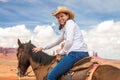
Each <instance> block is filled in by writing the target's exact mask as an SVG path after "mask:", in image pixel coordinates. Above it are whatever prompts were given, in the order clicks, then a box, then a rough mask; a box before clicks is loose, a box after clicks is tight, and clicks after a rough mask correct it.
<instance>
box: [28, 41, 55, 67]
mask: <svg viewBox="0 0 120 80" xmlns="http://www.w3.org/2000/svg"><path fill="white" fill-rule="evenodd" d="M26 48H27V49H26V50H27V53H28V54H29V55H30V57H32V59H33V61H35V62H38V63H40V64H43V65H48V64H50V63H51V61H52V60H53V59H55V58H56V56H50V55H48V54H47V53H45V52H43V51H39V52H37V53H35V52H33V51H32V49H33V48H35V46H34V45H33V44H31V43H28V44H27V46H26Z"/></svg>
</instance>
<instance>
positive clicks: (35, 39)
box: [0, 20, 120, 59]
mask: <svg viewBox="0 0 120 80" xmlns="http://www.w3.org/2000/svg"><path fill="white" fill-rule="evenodd" d="M82 32H83V35H84V39H85V41H86V43H87V45H88V50H89V52H90V54H91V53H92V52H93V51H96V52H98V55H99V56H100V57H104V58H114V59H120V22H119V21H118V22H114V21H113V20H110V21H104V22H101V23H100V24H98V25H95V26H92V27H91V29H90V30H88V31H85V30H82ZM57 37H58V35H56V33H55V32H54V30H53V28H52V25H37V26H36V27H35V28H34V29H33V30H32V31H31V30H29V29H27V28H26V27H25V25H17V26H13V27H8V28H0V46H3V47H17V39H18V38H19V39H20V40H21V42H28V41H29V40H31V41H32V43H33V44H34V45H36V46H37V47H40V46H45V45H47V44H49V43H51V42H52V41H54V40H55V39H56V38H57ZM54 49H55V48H54ZM54 49H53V50H54Z"/></svg>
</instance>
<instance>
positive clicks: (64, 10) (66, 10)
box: [51, 8, 74, 19]
mask: <svg viewBox="0 0 120 80" xmlns="http://www.w3.org/2000/svg"><path fill="white" fill-rule="evenodd" d="M62 12H63V13H67V14H69V16H70V19H73V18H74V13H73V12H72V11H70V10H69V9H67V8H61V9H58V10H57V11H56V12H55V13H52V14H51V15H52V16H57V14H59V13H62Z"/></svg>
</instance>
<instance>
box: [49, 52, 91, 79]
mask: <svg viewBox="0 0 120 80" xmlns="http://www.w3.org/2000/svg"><path fill="white" fill-rule="evenodd" d="M87 56H89V55H88V52H75V51H72V52H70V53H69V54H68V55H66V56H65V57H63V58H62V60H60V62H59V63H58V64H57V65H56V66H55V67H54V68H53V69H52V70H51V71H50V73H49V74H48V76H47V80H57V79H58V77H60V76H61V75H62V74H64V73H65V72H67V71H68V70H69V69H70V68H72V66H73V64H74V63H75V62H77V61H78V60H80V59H82V58H84V57H87Z"/></svg>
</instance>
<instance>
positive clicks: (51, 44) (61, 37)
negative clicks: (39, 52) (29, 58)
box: [43, 33, 64, 50]
mask: <svg viewBox="0 0 120 80" xmlns="http://www.w3.org/2000/svg"><path fill="white" fill-rule="evenodd" d="M63 40H64V33H61V35H60V37H59V38H58V39H57V40H56V41H54V42H52V43H50V44H48V45H47V46H44V47H43V50H47V49H50V48H52V47H54V46H56V45H58V44H60V43H61V42H62V41H63Z"/></svg>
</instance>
